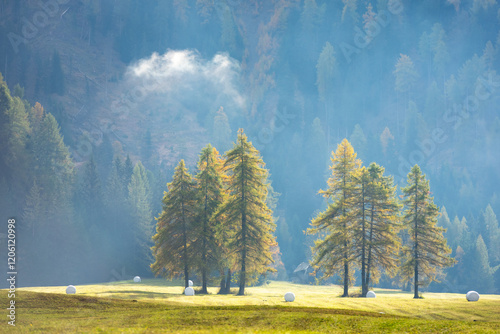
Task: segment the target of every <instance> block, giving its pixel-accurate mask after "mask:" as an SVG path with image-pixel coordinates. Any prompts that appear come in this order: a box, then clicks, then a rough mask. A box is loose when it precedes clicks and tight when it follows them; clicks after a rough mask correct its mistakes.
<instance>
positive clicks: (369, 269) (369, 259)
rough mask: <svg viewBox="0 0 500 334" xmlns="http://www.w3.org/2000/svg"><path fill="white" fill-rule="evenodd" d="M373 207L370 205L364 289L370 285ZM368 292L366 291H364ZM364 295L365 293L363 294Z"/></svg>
mask: <svg viewBox="0 0 500 334" xmlns="http://www.w3.org/2000/svg"><path fill="white" fill-rule="evenodd" d="M374 211H375V209H374V208H373V207H372V209H371V216H370V237H369V239H368V263H367V264H366V279H365V284H366V290H368V288H369V287H370V271H371V266H372V241H373V216H374ZM366 292H368V291H366ZM365 296H366V294H365Z"/></svg>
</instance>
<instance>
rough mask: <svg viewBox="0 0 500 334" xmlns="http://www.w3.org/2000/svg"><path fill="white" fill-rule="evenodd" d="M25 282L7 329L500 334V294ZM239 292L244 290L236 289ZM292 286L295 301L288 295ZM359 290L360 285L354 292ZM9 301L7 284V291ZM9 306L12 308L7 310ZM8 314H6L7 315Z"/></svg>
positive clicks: (0, 296)
mask: <svg viewBox="0 0 500 334" xmlns="http://www.w3.org/2000/svg"><path fill="white" fill-rule="evenodd" d="M65 288H66V287H64V286H59V287H30V288H19V289H17V291H16V327H15V328H9V327H11V326H8V325H7V317H6V316H3V317H2V318H3V319H4V320H3V321H4V323H3V324H1V325H0V332H2V333H4V332H16V333H18V332H19V333H25V332H26V333H27V332H39V333H72V332H82V333H88V332H91V333H108V332H111V333H162V332H179V333H183V332H196V333H235V332H238V333H253V332H258V333H287V332H303V333H315V332H323V333H336V332H339V333H346V332H348V333H351V332H352V333H364V332H366V333H377V332H378V333H386V332H394V333H415V332H429V333H435V332H440V333H465V332H469V333H498V331H499V328H500V296H498V295H481V298H480V300H479V302H475V303H471V302H467V301H466V299H465V295H463V294H446V293H424V295H423V296H424V299H417V300H415V299H413V298H412V297H413V295H412V294H411V293H404V292H400V291H397V290H386V289H375V292H376V293H377V298H375V299H366V298H340V297H339V295H340V294H341V288H340V287H339V286H333V285H332V286H315V285H298V284H291V283H287V282H274V281H272V282H270V283H269V284H267V285H264V286H259V287H250V288H248V289H247V294H246V296H236V295H226V296H222V295H217V294H216V292H217V289H216V288H211V289H210V290H209V292H210V294H209V295H196V296H193V297H187V296H184V295H183V294H182V292H183V288H182V286H181V285H180V282H176V281H174V282H169V281H165V280H161V279H152V280H147V279H146V280H143V281H142V282H141V283H133V282H132V281H120V282H113V283H105V284H95V285H80V286H76V288H77V294H76V295H66V294H65ZM235 291H236V290H235ZM288 291H292V292H294V293H295V297H296V299H295V301H294V302H293V303H286V302H285V301H284V298H283V295H284V294H285V293H286V292H288ZM353 291H355V290H353ZM0 303H1V305H7V303H8V298H7V290H0ZM3 309H4V312H7V310H5V308H3ZM5 314H6V313H5Z"/></svg>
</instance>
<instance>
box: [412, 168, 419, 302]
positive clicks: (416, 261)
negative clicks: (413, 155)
mask: <svg viewBox="0 0 500 334" xmlns="http://www.w3.org/2000/svg"><path fill="white" fill-rule="evenodd" d="M417 227H418V178H416V180H415V226H414V229H415V231H414V232H413V237H414V238H415V244H414V246H413V247H414V249H413V256H414V259H415V267H414V270H413V271H414V274H415V277H414V282H413V283H414V287H413V289H414V291H413V298H418V232H417V231H418V230H417Z"/></svg>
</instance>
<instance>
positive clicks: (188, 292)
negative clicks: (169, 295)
mask: <svg viewBox="0 0 500 334" xmlns="http://www.w3.org/2000/svg"><path fill="white" fill-rule="evenodd" d="M184 294H185V295H186V296H194V289H193V288H192V287H190V286H189V287H187V288H186V289H185V290H184Z"/></svg>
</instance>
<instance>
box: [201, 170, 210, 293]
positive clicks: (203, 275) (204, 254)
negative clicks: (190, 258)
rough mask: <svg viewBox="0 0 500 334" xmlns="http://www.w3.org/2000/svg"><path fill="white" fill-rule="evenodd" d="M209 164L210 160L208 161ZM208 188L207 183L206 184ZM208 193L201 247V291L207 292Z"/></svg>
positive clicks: (206, 195)
mask: <svg viewBox="0 0 500 334" xmlns="http://www.w3.org/2000/svg"><path fill="white" fill-rule="evenodd" d="M207 164H208V162H207ZM205 188H206V185H205ZM207 202H208V194H207V193H205V210H204V214H205V216H204V217H203V236H202V238H203V240H202V248H201V262H202V264H201V282H202V286H201V291H200V293H204V294H207V293H208V290H207V210H208V203H207Z"/></svg>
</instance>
